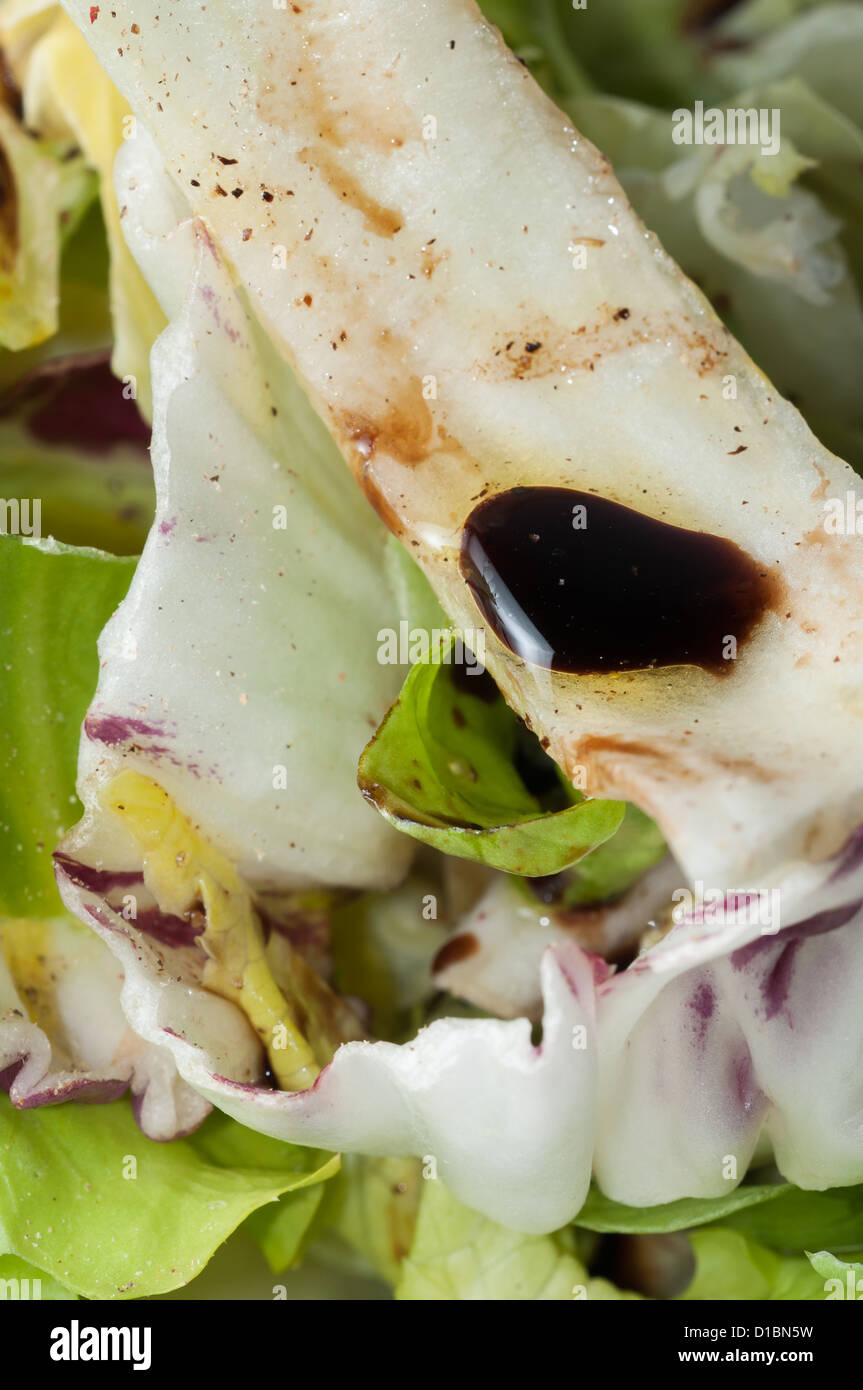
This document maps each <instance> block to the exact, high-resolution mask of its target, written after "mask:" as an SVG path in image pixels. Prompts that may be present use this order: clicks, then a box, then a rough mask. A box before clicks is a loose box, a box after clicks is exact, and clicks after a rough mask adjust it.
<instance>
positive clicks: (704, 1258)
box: [680, 1227, 824, 1302]
mask: <svg viewBox="0 0 863 1390" xmlns="http://www.w3.org/2000/svg"><path fill="white" fill-rule="evenodd" d="M690 1240H691V1242H692V1249H693V1252H694V1255H695V1264H696V1267H695V1275H694V1277H693V1279H692V1282H691V1283H690V1285H689V1287H688V1288H687V1289H686V1291H685V1292H684V1293H682V1294H681V1295H680V1298H681V1300H682V1301H683V1302H693V1301H702V1300H707V1301H713V1300H721V1301H726V1300H735V1301H737V1300H755V1301H758V1302H775V1301H777V1300H783V1301H784V1300H792V1301H796V1300H798V1299H802V1300H808V1301H814V1300H816V1299H823V1298H824V1283H823V1279H822V1278H821V1277H819V1275H818V1274H817V1273H816V1271H815V1270H814V1269H813V1267H812V1266H811V1265H810V1263H809V1261H808V1260H807V1259H805V1258H804V1257H802V1256H800V1257H797V1258H795V1257H788V1256H782V1255H777V1254H776V1253H775V1251H773V1250H768V1249H767V1248H766V1246H763V1245H758V1244H757V1243H756V1242H755V1241H752V1240H748V1239H747V1237H746V1236H744V1235H741V1233H740V1232H739V1231H729V1230H725V1229H723V1228H722V1227H710V1228H708V1229H706V1230H703V1231H694V1232H693V1234H692V1236H691V1237H690Z"/></svg>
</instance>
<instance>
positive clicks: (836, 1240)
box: [725, 1184, 863, 1251]
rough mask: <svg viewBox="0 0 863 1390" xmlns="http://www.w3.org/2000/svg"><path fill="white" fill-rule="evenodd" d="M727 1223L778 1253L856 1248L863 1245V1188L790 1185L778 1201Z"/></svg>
mask: <svg viewBox="0 0 863 1390" xmlns="http://www.w3.org/2000/svg"><path fill="white" fill-rule="evenodd" d="M741 1190H742V1189H738V1191H741ZM725 1224H726V1225H728V1226H732V1227H733V1228H734V1229H735V1230H738V1231H741V1232H742V1233H743V1234H744V1235H747V1236H750V1237H751V1238H752V1239H753V1240H758V1241H761V1242H763V1244H765V1245H770V1246H773V1247H775V1248H776V1249H777V1250H788V1251H798V1250H802V1249H804V1248H806V1249H809V1250H812V1249H816V1248H818V1249H821V1248H823V1247H826V1246H829V1247H830V1248H831V1249H833V1250H837V1249H845V1250H851V1249H856V1248H857V1247H860V1246H863V1185H861V1186H856V1187H832V1188H828V1189H827V1191H826V1192H804V1191H803V1190H802V1189H801V1188H799V1187H793V1186H792V1185H791V1184H788V1185H787V1186H783V1187H781V1188H780V1189H779V1193H778V1200H777V1201H776V1202H771V1203H770V1204H769V1206H764V1207H759V1208H757V1209H751V1210H743V1209H740V1210H738V1211H737V1212H736V1213H735V1214H734V1215H733V1216H731V1217H730V1218H729V1219H727V1220H726V1223H725Z"/></svg>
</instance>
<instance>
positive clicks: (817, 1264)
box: [806, 1250, 863, 1303]
mask: <svg viewBox="0 0 863 1390" xmlns="http://www.w3.org/2000/svg"><path fill="white" fill-rule="evenodd" d="M806 1258H807V1259H808V1261H809V1263H810V1264H811V1266H812V1268H813V1269H814V1270H815V1273H816V1274H819V1275H820V1276H821V1278H822V1279H823V1280H824V1297H825V1298H826V1299H828V1300H835V1299H840V1298H848V1299H853V1300H854V1302H855V1303H856V1302H858V1301H859V1300H860V1299H861V1298H863V1264H860V1262H859V1261H858V1260H840V1259H839V1258H838V1257H837V1256H836V1255H831V1254H830V1251H829V1250H818V1251H816V1252H815V1253H814V1254H810V1253H809V1251H808V1250H807V1251H806Z"/></svg>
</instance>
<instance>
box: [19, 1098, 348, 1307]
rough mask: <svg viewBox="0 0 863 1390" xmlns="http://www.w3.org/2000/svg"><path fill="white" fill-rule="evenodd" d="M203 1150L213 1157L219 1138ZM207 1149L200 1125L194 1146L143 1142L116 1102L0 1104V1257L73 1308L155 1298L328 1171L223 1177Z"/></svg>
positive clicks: (237, 1170) (277, 1170)
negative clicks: (256, 1216) (23, 1264)
mask: <svg viewBox="0 0 863 1390" xmlns="http://www.w3.org/2000/svg"><path fill="white" fill-rule="evenodd" d="M217 1124H218V1122H217ZM236 1128H237V1129H239V1126H237V1127H236ZM212 1142H213V1143H214V1144H215V1149H216V1151H218V1149H219V1145H220V1143H223V1142H224V1139H223V1138H220V1137H219V1135H218V1133H217V1135H216V1138H215V1140H213V1141H212ZM237 1142H239V1143H240V1144H241V1146H242V1145H243V1144H244V1141H243V1140H242V1139H240V1140H238V1141H237ZM210 1143H211V1141H210V1139H209V1131H208V1130H207V1127H206V1126H205V1132H204V1133H203V1134H201V1135H199V1136H198V1137H197V1139H196V1140H195V1142H190V1141H188V1140H175V1141H174V1142H173V1143H171V1144H156V1143H153V1142H151V1141H150V1140H147V1139H144V1138H143V1136H142V1135H141V1133H140V1131H139V1130H138V1129H137V1127H136V1125H135V1122H134V1119H133V1118H132V1111H131V1108H130V1107H129V1106H128V1105H127V1104H125V1102H122V1101H117V1102H114V1103H113V1104H111V1105H103V1106H98V1107H97V1106H77V1105H62V1106H56V1107H49V1108H46V1109H40V1110H28V1111H20V1110H15V1109H14V1107H13V1106H12V1105H11V1104H10V1102H9V1101H8V1100H7V1098H6V1097H5V1096H0V1177H2V1181H0V1252H2V1253H3V1254H11V1255H15V1256H17V1257H18V1258H20V1259H26V1260H27V1261H28V1262H29V1263H30V1264H32V1265H33V1266H35V1268H36V1269H37V1270H42V1271H43V1272H44V1273H45V1274H47V1275H49V1276H50V1277H51V1278H52V1279H57V1280H59V1281H60V1282H61V1283H62V1284H64V1285H66V1286H68V1288H70V1289H72V1290H73V1291H74V1292H75V1293H78V1294H81V1295H82V1296H83V1297H85V1298H98V1299H115V1298H143V1297H146V1296H148V1295H150V1294H155V1293H164V1292H166V1291H167V1290H169V1289H175V1288H178V1287H180V1286H181V1285H183V1284H186V1283H188V1281H189V1280H190V1279H193V1278H194V1277H195V1275H196V1274H197V1273H198V1272H199V1271H200V1270H201V1269H203V1267H204V1266H205V1265H206V1263H207V1261H208V1260H209V1258H210V1256H211V1255H212V1254H213V1252H214V1250H216V1249H218V1247H219V1246H220V1245H221V1244H222V1242H223V1241H224V1240H225V1239H226V1238H227V1236H228V1235H230V1233H231V1232H232V1231H233V1230H235V1229H236V1228H237V1227H238V1226H239V1225H240V1224H241V1222H243V1221H245V1219H246V1218H247V1217H248V1216H249V1214H250V1213H251V1212H253V1211H255V1210H257V1209H258V1208H259V1207H261V1206H263V1205H264V1204H265V1203H268V1202H275V1201H276V1199H277V1198H278V1197H279V1196H280V1194H282V1193H286V1192H292V1191H295V1190H296V1189H300V1188H303V1187H306V1186H308V1185H311V1184H314V1183H318V1182H321V1181H322V1180H323V1179H325V1178H327V1177H328V1176H330V1174H331V1173H332V1172H333V1171H334V1164H335V1163H336V1162H337V1160H333V1159H330V1160H329V1161H328V1162H326V1163H325V1164H323V1165H322V1166H321V1167H319V1168H317V1169H315V1170H314V1171H311V1172H309V1171H308V1169H307V1168H306V1167H303V1166H299V1167H298V1166H292V1165H293V1154H291V1155H290V1156H289V1164H290V1165H291V1166H286V1165H282V1166H277V1167H274V1168H265V1167H259V1166H257V1164H255V1165H253V1166H251V1167H246V1166H242V1167H226V1166H222V1165H221V1164H220V1163H219V1162H213V1161H212V1160H211V1159H210V1158H208V1157H207V1148H208V1144H210ZM276 1147H279V1148H284V1146H276ZM240 1152H241V1153H246V1152H247V1151H246V1150H245V1149H244V1148H242V1147H241V1150H240ZM256 1152H258V1153H260V1150H256ZM305 1161H306V1160H305V1158H304V1159H303V1160H302V1162H305Z"/></svg>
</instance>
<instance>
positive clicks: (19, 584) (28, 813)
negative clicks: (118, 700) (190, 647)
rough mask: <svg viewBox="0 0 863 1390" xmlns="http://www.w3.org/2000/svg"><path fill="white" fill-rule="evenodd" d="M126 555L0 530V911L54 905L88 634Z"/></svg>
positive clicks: (85, 695)
mask: <svg viewBox="0 0 863 1390" xmlns="http://www.w3.org/2000/svg"><path fill="white" fill-rule="evenodd" d="M134 569H135V562H134V560H131V559H116V558H114V557H113V556H109V555H104V554H100V553H99V552H97V551H94V550H76V549H72V548H70V547H69V546H64V545H59V544H57V543H55V542H52V541H41V542H39V543H38V544H34V543H30V542H27V541H25V540H22V539H19V538H16V537H12V536H4V537H2V538H0V603H2V617H0V628H2V634H3V649H4V653H5V655H4V659H3V661H2V663H0V731H2V734H0V852H1V853H2V858H3V863H4V871H3V875H2V878H0V912H2V913H4V914H8V915H10V916H19V917H26V916H34V917H50V916H53V915H55V914H56V913H57V911H58V910H59V907H60V903H59V898H58V896H57V889H56V885H55V882H54V874H53V870H52V864H51V854H52V852H53V850H54V846H55V845H56V843H57V840H58V838H59V837H60V835H61V834H62V833H63V831H64V830H65V829H66V828H67V827H68V826H69V824H70V823H71V822H72V821H73V820H74V819H75V815H76V806H77V800H76V797H75V770H76V765H77V757H78V740H79V730H80V727H81V721H82V719H83V717H84V714H85V712H86V709H87V705H88V704H89V701H90V698H91V696H92V692H93V687H94V685H95V683H96V676H97V673H98V657H97V655H96V638H97V637H98V634H99V632H100V630H101V628H102V627H103V626H104V624H105V622H106V620H107V619H108V617H109V616H110V614H111V613H112V612H113V610H114V609H115V608H116V606H117V604H118V603H119V602H120V600H121V599H122V597H123V595H124V594H125V592H126V589H127V588H128V585H129V581H130V579H131V577H132V574H133V572H134Z"/></svg>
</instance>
